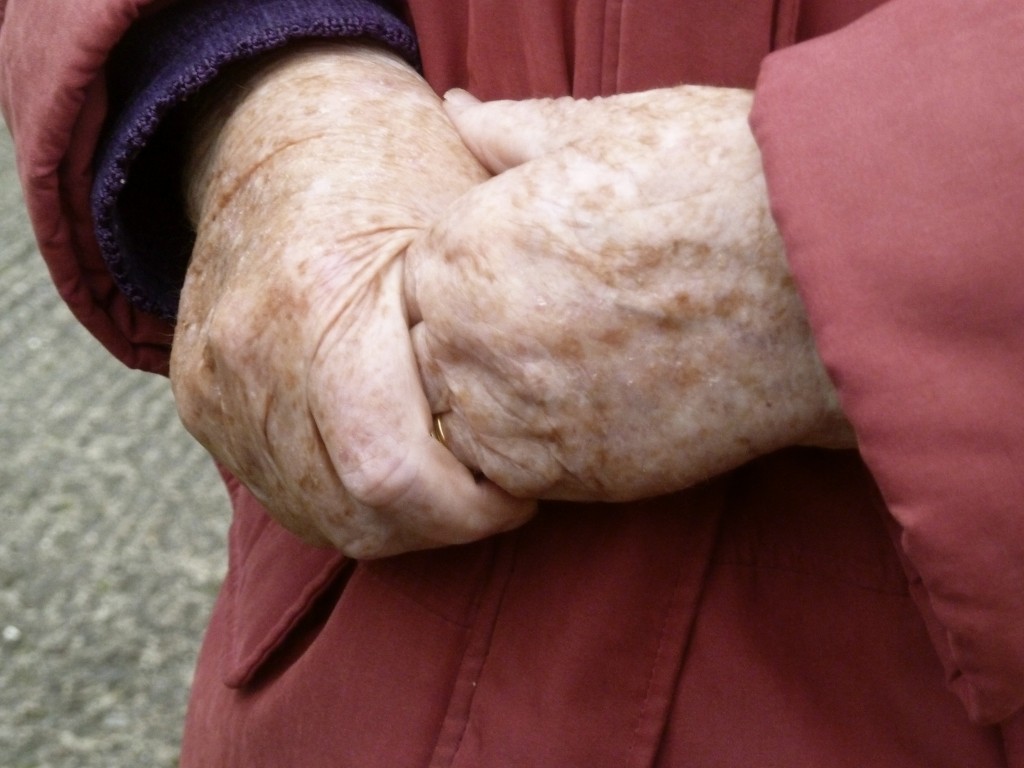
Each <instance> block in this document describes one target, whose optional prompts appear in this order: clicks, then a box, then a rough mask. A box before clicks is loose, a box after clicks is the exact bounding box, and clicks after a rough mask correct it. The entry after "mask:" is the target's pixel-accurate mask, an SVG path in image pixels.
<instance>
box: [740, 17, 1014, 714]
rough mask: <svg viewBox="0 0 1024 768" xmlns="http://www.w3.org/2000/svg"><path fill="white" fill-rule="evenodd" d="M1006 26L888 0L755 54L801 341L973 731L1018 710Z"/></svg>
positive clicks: (1010, 44)
mask: <svg viewBox="0 0 1024 768" xmlns="http://www.w3.org/2000/svg"><path fill="white" fill-rule="evenodd" d="M1022 39H1024V7H1022V6H1021V5H1020V4H1017V3H1005V2H1002V1H1001V0H987V1H986V2H975V3H970V4H964V3H961V2H956V1H955V0H904V1H903V2H896V3H891V4H889V5H887V6H886V7H884V8H882V9H880V10H879V11H878V12H877V13H875V14H872V15H870V16H869V17H867V18H865V19H864V20H863V21H861V22H860V23H857V24H854V25H852V26H851V27H850V28H848V29H847V30H845V31H844V32H843V33H842V34H841V35H836V36H834V37H831V38H827V39H824V40H820V41H815V42H812V43H809V44H807V45H803V46H797V47H795V48H793V49H791V50H789V51H786V52H784V53H782V54H780V55H778V56H777V57H773V58H771V59H769V61H768V62H767V64H766V66H765V69H764V74H763V77H762V81H761V87H760V89H759V101H758V107H757V109H756V110H755V115H754V121H753V124H754V126H755V127H756V129H757V133H758V136H759V138H760V141H761V144H762V147H763V151H764V155H765V165H766V169H767V173H768V179H769V184H770V188H771V190H772V195H773V201H774V204H775V214H776V218H777V220H778V221H779V223H780V226H781V228H782V231H783V234H784V236H785V240H786V245H787V250H788V253H789V257H790V260H791V263H792V265H793V269H794V272H795V275H796V278H797V280H798V282H799V284H800V286H801V288H802V289H803V291H804V293H805V297H806V301H807V305H808V308H809V312H810V316H811V320H812V323H813V326H814V331H815V338H816V340H817V342H818V347H819V350H820V351H821V354H822V356H823V358H824V360H825V362H826V364H827V365H828V366H829V368H830V370H831V372H832V375H833V376H834V378H835V380H836V381H837V382H838V384H839V387H840V390H841V393H842V397H843V406H844V409H845V411H846V412H847V414H848V415H849V416H850V418H851V420H852V421H853V422H854V424H855V425H856V427H857V434H858V437H859V440H860V449H861V454H862V455H863V457H864V459H865V460H866V461H867V463H868V465H869V466H870V467H871V469H872V472H873V474H874V477H875V479H876V480H877V481H878V483H879V485H880V486H881V489H882V492H883V494H884V495H885V498H886V501H887V502H888V505H889V509H890V510H891V512H892V513H893V515H894V516H895V518H896V519H897V520H898V521H899V523H900V524H901V525H902V527H903V531H902V545H903V548H904V549H905V551H906V553H907V556H908V558H909V562H910V567H911V570H912V572H913V574H914V576H915V581H914V587H915V593H916V596H917V597H918V600H919V601H920V603H921V606H922V609H923V610H924V612H925V614H926V616H927V617H928V618H929V620H931V621H932V622H933V634H934V638H935V641H936V645H937V647H938V649H939V651H940V652H941V653H942V656H943V659H944V661H945V663H946V665H947V669H948V671H947V674H948V675H949V678H950V683H951V684H952V685H953V687H954V688H955V689H956V690H957V692H958V693H959V695H960V696H961V697H962V698H963V700H964V702H965V704H966V706H967V708H968V710H969V712H970V713H971V716H972V717H974V718H975V719H977V720H979V721H981V722H994V721H999V720H1002V719H1004V718H1006V717H1007V716H1009V715H1011V714H1012V713H1014V712H1016V711H1018V710H1020V709H1021V707H1022V706H1024V473H1022V472H1021V467H1022V466H1024V439H1022V436H1024V409H1022V408H1021V407H1020V402H1021V395H1022V393H1024V365H1022V364H1021V360H1022V359H1024V271H1022V270H1021V269H1020V264H1021V258H1022V247H1024V220H1022V218H1021V216H1020V215H1019V212H1020V211H1022V210H1024V175H1022V174H1021V169H1022V168H1024V140H1022V137H1024V110H1022V109H1021V108H1020V105H1021V104H1024V48H1022V47H1021V40H1022ZM946 159H948V162H945V161H944V160H946Z"/></svg>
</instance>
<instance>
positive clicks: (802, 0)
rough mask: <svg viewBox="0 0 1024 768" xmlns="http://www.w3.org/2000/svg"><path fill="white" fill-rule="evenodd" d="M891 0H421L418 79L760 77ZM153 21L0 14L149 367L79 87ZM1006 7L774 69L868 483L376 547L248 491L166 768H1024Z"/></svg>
mask: <svg viewBox="0 0 1024 768" xmlns="http://www.w3.org/2000/svg"><path fill="white" fill-rule="evenodd" d="M879 4H880V3H879V2H877V1H875V0H859V1H858V0H778V1H777V2H769V1H768V0H736V1H735V2H729V3H704V2H697V1H696V0H693V1H692V2H677V1H674V0H648V1H647V2H636V3H624V2H621V0H619V1H617V2H597V0H574V1H573V2H566V1H565V0H537V2H532V3H529V4H526V3H516V2H507V3H499V2H488V3H481V2H476V1H475V0H445V2H441V0H411V2H410V3H409V6H410V13H411V18H412V19H413V21H414V22H415V25H416V28H417V32H418V34H419V37H420V41H421V44H422V45H423V51H424V62H425V68H426V74H427V76H428V78H429V79H430V80H431V82H432V83H433V84H434V85H435V87H437V88H438V89H439V90H443V89H444V88H447V87H449V86H452V85H464V86H467V85H468V86H469V87H470V88H471V89H473V90H474V91H475V92H476V93H477V94H478V95H481V96H483V97H497V96H508V97H518V96H529V95H537V94H543V95H556V94H563V93H574V94H576V95H578V96H587V95H594V94H598V93H613V92H616V91H618V90H635V89H642V88H647V87H652V86H654V85H663V84H671V83H674V82H707V83H715V84H728V85H746V86H751V85H753V83H754V78H755V76H756V75H757V72H758V66H759V63H760V61H761V59H762V58H763V57H764V56H765V54H767V53H768V51H769V50H770V49H771V48H772V47H780V46H783V45H787V44H789V43H793V42H798V41H800V40H803V39H804V38H807V37H816V36H819V35H825V34H826V33H830V32H832V31H834V30H837V29H838V28H839V27H841V26H843V25H846V24H848V23H850V22H852V21H854V20H855V19H857V18H858V17H860V16H861V15H862V14H864V13H866V12H868V11H870V10H871V8H873V7H874V6H876V5H879ZM144 5H145V3H143V2H138V1H137V0H135V1H133V0H88V1H86V0H9V2H7V3H6V6H0V7H4V9H5V13H6V17H5V18H4V20H3V27H2V28H0V63H2V77H3V80H2V82H0V103H2V104H3V108H4V113H5V116H6V117H7V119H8V121H9V123H10V125H11V128H12V132H13V135H14V137H15V141H16V144H17V147H18V152H19V165H20V170H21V175H22V178H23V180H24V182H25V184H26V191H27V198H28V204H29V210H30V213H31V214H32V217H33V221H34V224H35V226H36V231H37V233H38V234H39V238H40V242H41V246H42V250H43V253H44V256H45V257H46V258H47V259H48V261H49V263H50V268H51V271H52V272H53V274H54V277H55V281H56V282H57V284H58V287H59V288H60V289H61V291H62V294H63V295H65V297H66V298H67V299H68V301H69V303H70V304H71V306H72V308H73V309H74V310H75V312H76V314H78V316H79V317H80V318H81V319H82V320H83V322H84V323H86V325H87V326H88V327H90V329H91V330H92V331H93V332H94V333H95V334H96V335H97V336H98V337H99V338H100V339H101V340H102V341H104V343H106V344H107V345H108V346H109V347H110V348H111V349H112V350H113V351H114V352H115V354H118V355H119V356H120V357H121V358H122V359H124V360H125V361H126V362H128V363H129V364H132V365H139V366H142V367H146V368H150V369H153V370H161V369H162V368H163V367H164V365H165V360H166V344H167V341H168V339H169V336H167V335H166V334H167V330H168V329H166V328H163V327H162V326H160V325H159V324H158V323H155V322H154V321H153V320H152V319H151V318H147V317H145V316H141V315H139V314H137V313H135V312H133V311H132V310H130V309H129V308H128V307H127V305H126V303H125V302H124V300H123V298H122V297H120V295H119V294H117V293H116V292H115V291H114V289H113V288H112V284H111V282H110V280H109V278H107V276H106V275H105V273H104V272H103V271H102V269H101V267H100V266H99V261H98V258H97V255H96V249H95V245H94V243H93V242H92V239H91V230H90V224H89V220H88V215H87V214H88V211H87V208H86V207H85V202H86V193H87V182H88V160H89V157H90V155H91V152H92V147H93V143H94V141H95V136H96V131H97V129H98V125H99V121H100V120H101V118H102V115H103V92H102V85H101V84H100V80H98V79H97V74H98V72H99V69H100V67H101V66H102V64H103V61H104V59H105V56H106V53H107V51H108V50H109V49H110V47H111V46H112V45H113V44H114V42H115V41H116V39H117V38H118V36H119V35H120V34H121V33H122V32H123V30H124V29H125V28H126V27H127V26H128V25H129V24H130V23H131V21H132V20H133V19H134V18H135V16H136V15H137V13H138V10H139V9H140V8H142V6H144ZM527 9H528V12H527ZM1022 13H1024V12H1022V11H1021V10H1019V9H1018V7H1017V4H1014V3H1005V2H1004V0H978V2H977V3H975V4H964V3H958V2H955V1H954V0H893V1H892V2H891V3H887V4H886V7H884V8H882V9H881V10H880V11H877V12H875V13H871V14H869V15H868V16H866V17H865V18H864V19H863V20H862V21H860V22H857V23H855V24H853V25H852V26H850V27H849V28H845V29H843V30H842V31H839V32H838V33H836V34H830V35H828V36H826V37H821V38H820V39H817V40H814V41H812V42H810V43H802V44H799V45H793V46H792V47H791V48H788V49H787V50H785V51H781V52H779V53H776V54H773V55H772V56H771V57H769V59H768V63H767V65H766V66H765V67H764V69H763V71H762V73H761V80H760V84H759V86H758V90H759V94H758V100H757V108H756V114H755V115H754V118H753V125H754V126H755V128H756V131H757V135H758V138H759V141H760V142H761V145H762V149H763V151H764V156H765V161H766V170H767V173H768V177H769V183H770V188H771V193H772V197H773V204H774V206H775V210H776V213H777V217H778V221H779V223H780V226H781V228H782V230H783V234H784V237H785V239H786V243H787V248H788V250H789V251H790V254H791V258H792V262H793V265H794V270H795V273H796V276H797V279H798V281H799V283H800V286H801V289H802V290H803V292H804V294H805V297H806V299H807V303H808V307H809V310H810V313H811V319H812V322H813V324H814V330H815V334H816V338H817V340H818V342H819V344H820V347H821V349H822V353H823V356H824V357H825V359H826V362H827V363H828V364H829V366H830V369H831V371H832V372H833V374H834V376H835V378H836V381H837V383H838V384H839V387H840V389H841V393H842V396H843V402H844V407H846V408H847V409H848V412H849V414H850V415H851V418H852V419H853V420H854V422H855V424H856V427H857V429H858V434H859V435H860V437H861V440H862V443H863V453H864V457H865V459H866V461H867V463H868V466H869V467H870V472H871V473H872V475H873V476H874V479H873V478H872V476H871V475H869V474H868V470H867V469H865V467H864V465H862V464H861V462H860V460H859V459H858V458H857V457H856V456H854V455H852V454H844V453H838V454H830V453H825V452H816V451H804V450H793V451H787V452H783V453H780V454H778V455H775V456H771V457H766V458H765V459H762V460H760V461H757V462H754V463H752V464H750V465H749V466H747V467H745V468H743V469H742V470H740V471H738V472H735V473H733V474H731V475H729V476H727V477H724V478H721V479H719V480H717V481H715V482H713V483H709V484H707V485H706V486H705V487H702V488H700V489H696V490H694V491H692V492H689V493H685V494H678V495H676V496H671V497H667V498H663V499H657V500H653V501H650V502H647V503H645V504H636V505H620V506H596V505H590V506H579V505H577V506H573V505H549V506H547V507H546V508H545V510H544V512H542V514H541V515H540V516H539V518H538V519H537V520H535V521H534V522H532V523H531V524H529V525H528V526H526V527H525V528H523V529H522V530H520V531H517V532H514V533H511V534H508V535H505V536H502V537H498V538H496V539H493V540H490V541H486V542H482V543H480V544H476V545H472V546H468V547H460V548H452V549H446V550H440V551H436V552H425V553H417V554H413V555H408V556H404V557H399V558H393V559H390V560H387V561H382V562H377V563H366V564H359V565H355V564H352V563H349V562H346V561H345V560H344V559H343V558H340V557H338V556H337V555H335V554H333V553H330V552H327V551H323V550H313V549H311V548H309V547H306V546H305V545H303V544H301V543H300V542H298V541H296V540H294V539H293V538H291V537H290V536H289V535H288V534H287V533H285V532H283V531H281V530H280V529H279V528H277V527H276V526H275V525H274V524H273V523H270V522H268V520H267V518H266V516H265V514H264V512H263V510H262V509H260V507H259V505H258V504H257V503H256V502H255V500H254V499H253V498H252V497H251V496H250V495H249V494H248V493H247V492H246V491H245V490H244V489H243V488H240V487H238V486H237V484H236V483H234V482H233V481H232V482H230V486H231V490H232V498H233V504H234V507H235V518H234V523H233V527H232V532H231V541H232V544H231V565H230V568H231V571H230V573H229V576H228V580H227V582H226V584H225V589H224V590H223V591H222V594H221V596H220V598H219V601H218V604H217V607H216V609H215V612H214V616H213V619H212V622H211V626H210V629H209V632H208V636H207V638H206V641H205V644H204V648H203V652H202V655H201V658H200V662H199V666H198V669H197V674H196V680H195V685H194V689H193V698H192V704H191V707H190V713H189V721H188V726H187V729H186V737H185V742H184V749H183V755H182V765H183V766H211V765H215V766H246V768H252V767H257V766H283V765H301V766H311V767H315V766H338V765H352V766H360V768H374V766H381V767H383V766H388V767H389V768H390V767H392V766H396V765H401V766H406V765H409V766H412V765H434V766H460V767H469V766H501V765H522V764H525V765H553V766H554V765H557V766H562V765H586V766H593V767H594V768H602V766H608V767H609V768H612V766H614V767H615V768H619V767H620V766H641V765H644V766H647V765H649V766H679V765H687V766H698V768H699V767H700V766H721V765H742V766H749V765H756V766H759V767H760V766H802V765H829V766H847V765H848V766H857V767H858V768H860V767H861V766H864V765H871V766H873V767H874V766H882V767H888V766H893V767H894V768H895V767H896V766H921V765H928V766H936V767H940V768H941V767H942V766H949V768H954V767H956V768H960V767H962V766H964V765H971V766H976V767H977V766H980V767H982V768H984V767H986V766H1004V765H1010V766H1016V767H1017V768H1022V766H1024V713H1022V712H1021V711H1020V706H1021V696H1022V690H1024V683H1022V680H1021V674H1022V673H1021V663H1022V657H1024V653H1022V651H1024V640H1022V635H1021V632H1022V626H1021V625H1022V621H1024V618H1022V617H1024V606H1022V604H1021V600H1022V595H1024V581H1022V575H1021V568H1022V567H1024V565H1022V564H1024V557H1022V554H1024V553H1022V552H1021V546H1022V542H1024V536H1022V535H1021V534H1022V530H1021V519H1022V516H1021V515H1020V514H1019V512H1018V509H1019V506H1020V502H1021V499H1022V496H1024V494H1022V490H1024V489H1022V486H1021V481H1020V480H1019V478H1018V476H1017V474H1016V473H1014V472H1013V468H1014V467H1015V466H1018V465H1020V462H1019V461H1018V459H1020V458H1021V456H1020V453H1021V450H1022V441H1021V439H1020V435H1021V434H1024V432H1022V430H1021V427H1022V426H1024V425H1022V424H1021V423H1020V419H1021V416H1020V415H1019V413H1020V410H1021V409H1019V408H1018V409H1014V408H1013V405H1014V404H1016V400H1015V399H1014V392H1020V391H1021V389H1020V384H1021V383H1022V382H1021V380H1020V378H1021V373H1020V366H1019V365H1015V363H1016V361H1017V360H1019V359H1020V352H1021V347H1020V341H1021V337H1020V334H1021V330H1020V329H1021V327H1024V326H1022V324H1021V323H1020V320H1021V312H1020V307H1021V305H1020V303H1019V302H1020V301H1021V299H1020V297H1022V296H1024V291H1022V290H1021V288H1022V286H1018V285H1017V280H1019V279H1020V278H1017V276H1016V275H1017V273H1018V272H1019V270H1014V269H1013V268H1012V265H1011V263H1010V262H1011V259H1012V256H1013V254H1015V253H1017V252H1018V251H1019V246H1020V243H1021V242H1022V241H1024V238H1022V236H1021V235H1022V233H1021V231H1020V229H1019V226H1020V225H1019V224H1018V221H1019V215H1018V213H1019V210H1020V209H1021V207H1020V203H1021V202H1024V201H1022V200H1021V199H1020V196H1021V189H1020V186H1021V183H1022V182H1021V181H1020V179H1019V178H1015V176H1017V177H1019V176H1020V174H1019V168H1020V167H1021V162H1020V161H1021V160H1022V159H1024V158H1021V156H1020V153H1021V147H1022V145H1024V143H1022V142H1021V140H1020V138H1019V137H1020V136H1022V135H1024V132H1022V131H1021V128H1022V127H1024V126H1021V125H1020V120H1021V118H1020V115H1021V114H1022V113H1021V112H1020V109H1019V108H1016V106H1017V105H1019V104H1021V103H1024V101H1022V100H1021V98H1020V97H1021V96H1022V95H1024V94H1021V93H1020V90H1021V89H1022V88H1024V77H1022V76H1020V75H1021V57H1022V55H1024V49H1022V48H1021V47H1020V46H1019V40H1020V39H1021V32H1022V31H1024V30H1022V28H1021V15H1022ZM40 18H46V19H47V20H48V22H50V21H52V23H47V24H45V25H41V24H39V23H38V20H39V19H40ZM997 62H998V66H999V67H1000V68H1001V69H1000V70H999V72H998V73H996V66H997ZM1004 72H1006V73H1010V74H1003V73H1004ZM470 73H471V74H470ZM994 73H995V74H994ZM1007 105H1011V106H1013V107H1015V108H1016V111H1014V110H1013V109H1010V108H1008V107H1007ZM1014 137H1016V139H1017V140H1016V144H1015V143H1014V141H1013V138H1014ZM936 158H940V159H941V160H942V162H939V161H937V160H936ZM946 160H948V162H946ZM1015 172H1016V173H1015ZM1014 246H1017V248H1015V247H1014ZM964 254H967V255H968V256H967V257H965V256H964ZM874 480H877V481H878V484H879V486H880V488H881V494H880V493H879V491H878V490H876V486H875V482H874ZM890 531H893V532H894V533H895V537H896V541H897V542H899V543H900V544H901V547H902V549H901V551H898V549H897V547H894V546H893V544H892V539H891V538H890ZM905 572H907V573H909V574H910V576H911V581H910V582H909V583H908V579H907V577H906V576H905ZM917 574H920V577H921V578H920V580H916V575H917ZM915 599H916V602H917V605H916V606H915ZM922 616H924V620H922ZM933 648H938V650H939V655H936V653H935V651H934V650H933ZM947 678H948V681H949V683H950V684H951V685H952V686H953V687H954V688H955V689H956V692H957V693H958V694H960V696H961V697H962V699H963V700H964V702H965V703H966V705H967V712H966V713H965V711H964V708H963V707H962V706H961V704H960V702H958V700H957V698H956V696H954V695H953V694H952V693H950V692H949V691H948V690H947V688H946V681H947ZM968 713H969V714H970V715H971V716H972V717H973V718H974V719H975V720H978V721H984V722H996V721H1003V722H1002V726H1001V727H983V726H981V725H976V724H972V723H971V722H970V721H969V719H968V716H967V715H968Z"/></svg>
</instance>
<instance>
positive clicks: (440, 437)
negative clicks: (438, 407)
mask: <svg viewBox="0 0 1024 768" xmlns="http://www.w3.org/2000/svg"><path fill="white" fill-rule="evenodd" d="M430 435H431V437H433V438H434V439H435V440H437V442H439V443H440V444H441V445H443V446H444V447H445V448H447V447H448V435H446V434H445V433H444V426H443V425H442V424H441V414H439V413H435V414H434V431H433V432H431V433H430Z"/></svg>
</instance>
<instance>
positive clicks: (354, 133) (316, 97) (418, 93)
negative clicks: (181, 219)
mask: <svg viewBox="0 0 1024 768" xmlns="http://www.w3.org/2000/svg"><path fill="white" fill-rule="evenodd" d="M431 110H433V111H435V112H437V113H438V114H440V109H439V104H438V100H437V98H436V97H435V96H434V94H433V93H432V92H431V91H430V89H429V87H428V86H427V85H426V83H425V82H424V81H423V80H422V78H421V77H420V76H419V75H418V74H417V73H416V72H415V71H414V70H413V69H412V68H411V67H409V66H408V65H407V64H406V63H405V62H404V61H402V60H401V59H399V58H398V57H397V56H395V55H394V54H391V53H390V52H388V51H386V50H384V49H381V48H378V47H376V46H374V45H372V44H360V43H344V44H325V43H313V44H305V45H302V46H297V47H294V48H290V49H288V50H286V51H282V52H278V53H275V54H273V55H271V56H268V57H264V58H261V59H259V60H257V61H254V62H247V63H245V64H243V65H241V66H240V67H238V68H237V69H235V70H233V71H231V72H229V73H226V74H225V76H223V77H222V78H221V80H220V81H219V83H218V84H217V87H216V88H212V89H210V91H209V92H208V94H207V95H206V97H205V99H204V102H203V103H202V104H201V105H200V106H199V107H198V108H197V114H196V118H195V120H194V122H193V126H194V129H193V133H192V136H191V141H190V147H189V152H188V160H187V164H186V173H185V179H186V190H185V191H186V200H187V209H188V214H189V218H190V220H191V221H192V222H193V225H195V226H198V224H199V222H200V220H201V219H202V217H203V216H210V215H216V213H217V212H218V211H219V210H220V209H221V208H222V207H223V206H224V205H226V204H227V202H228V201H229V200H230V199H231V197H232V196H233V195H234V194H235V193H236V192H237V191H238V189H239V188H240V187H241V186H242V185H243V184H244V183H245V181H246V179H248V178H249V177H250V176H251V175H252V174H253V173H254V172H255V171H256V169H258V168H260V167H261V166H262V165H264V164H266V163H267V162H268V161H269V160H270V158H272V157H273V156H274V155H275V154H277V153H279V152H282V151H284V150H287V149H289V148H291V147H299V146H302V145H304V144H312V143H316V142H317V141H318V140H324V141H325V142H326V141H330V140H333V141H334V146H333V148H331V150H330V151H323V150H324V147H315V148H314V147H312V146H310V147H309V148H308V149H309V150H310V152H312V151H313V150H314V149H315V150H316V151H319V152H320V153H321V154H320V156H321V159H322V161H323V162H324V163H325V164H326V163H331V162H335V161H338V160H343V161H344V162H345V163H346V164H348V165H349V166H352V167H359V168H360V170H361V171H362V172H365V171H366V169H370V168H374V167H378V166H379V165H380V163H379V159H380V157H381V156H382V155H383V154H384V153H385V152H386V151H387V150H388V147H387V146H386V144H387V143H388V140H389V134H391V133H395V131H394V125H395V123H396V122H397V121H400V120H404V121H407V122H409V123H413V122H414V115H416V114H417V113H420V114H422V113H426V112H429V111H431ZM423 122H424V130H430V127H431V121H430V120H424V121H423ZM433 122H434V123H436V122H437V120H436V118H435V120H434V121H433ZM342 151H343V152H344V153H345V157H344V158H340V157H338V154H339V152H342ZM291 154H292V155H293V156H294V154H295V153H291Z"/></svg>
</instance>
